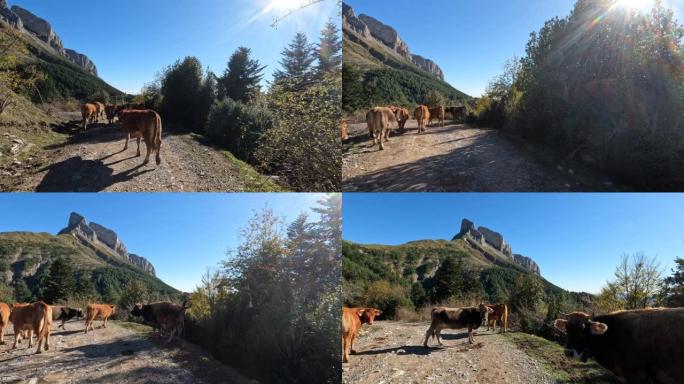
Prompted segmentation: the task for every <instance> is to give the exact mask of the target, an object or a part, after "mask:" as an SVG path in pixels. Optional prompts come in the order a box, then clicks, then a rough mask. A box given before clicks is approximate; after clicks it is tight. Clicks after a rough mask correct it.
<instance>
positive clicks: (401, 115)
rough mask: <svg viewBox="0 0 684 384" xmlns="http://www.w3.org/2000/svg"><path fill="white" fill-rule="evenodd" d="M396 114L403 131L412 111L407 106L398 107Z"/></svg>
mask: <svg viewBox="0 0 684 384" xmlns="http://www.w3.org/2000/svg"><path fill="white" fill-rule="evenodd" d="M394 115H395V116H396V117H397V123H398V124H399V129H400V130H401V131H402V132H403V131H404V127H405V126H406V122H407V121H408V119H409V118H410V117H411V113H410V112H409V110H408V109H406V108H397V109H396V110H395V111H394Z"/></svg>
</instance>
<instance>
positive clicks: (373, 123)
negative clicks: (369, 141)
mask: <svg viewBox="0 0 684 384" xmlns="http://www.w3.org/2000/svg"><path fill="white" fill-rule="evenodd" d="M396 122H397V117H396V116H394V112H392V110H391V109H390V108H387V107H375V108H373V109H371V110H370V111H368V113H367V114H366V123H367V124H368V131H369V132H370V133H371V136H372V137H373V144H379V145H380V150H383V149H385V146H384V145H383V141H389V134H390V129H391V128H392V127H391V124H393V123H395V124H396Z"/></svg>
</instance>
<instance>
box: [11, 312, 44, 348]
mask: <svg viewBox="0 0 684 384" xmlns="http://www.w3.org/2000/svg"><path fill="white" fill-rule="evenodd" d="M10 321H11V322H12V327H13V328H14V345H12V349H16V348H17V343H18V342H19V340H20V339H21V337H22V336H26V334H25V333H24V332H28V339H29V348H31V346H32V337H31V333H35V334H36V335H37V338H38V340H37V342H38V349H37V350H36V353H41V352H42V351H41V350H40V347H41V345H42V344H43V341H45V350H46V351H47V350H49V349H50V331H51V328H52V308H51V307H50V306H49V305H47V304H45V303H44V302H42V301H38V302H35V303H32V304H14V305H13V306H12V313H11V314H10Z"/></svg>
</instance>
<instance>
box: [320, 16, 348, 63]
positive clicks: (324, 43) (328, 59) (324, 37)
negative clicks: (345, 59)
mask: <svg viewBox="0 0 684 384" xmlns="http://www.w3.org/2000/svg"><path fill="white" fill-rule="evenodd" d="M339 33H340V30H339V29H338V28H337V25H335V23H334V22H333V21H332V19H331V20H329V21H328V23H327V24H326V25H325V28H324V29H323V31H321V37H320V42H319V43H318V72H319V73H320V74H326V73H334V72H337V71H339V70H340V67H341V66H342V41H341V40H340V36H339Z"/></svg>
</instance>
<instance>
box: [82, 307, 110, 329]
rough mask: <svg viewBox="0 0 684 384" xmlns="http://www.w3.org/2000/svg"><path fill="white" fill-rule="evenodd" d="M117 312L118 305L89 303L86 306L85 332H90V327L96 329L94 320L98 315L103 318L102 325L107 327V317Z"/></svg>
mask: <svg viewBox="0 0 684 384" xmlns="http://www.w3.org/2000/svg"><path fill="white" fill-rule="evenodd" d="M114 313H116V305H112V304H88V307H86V321H85V333H88V328H89V327H90V329H91V330H93V331H94V330H95V328H94V327H93V321H94V320H95V319H97V318H98V317H99V318H101V319H102V327H103V328H107V319H109V317H110V316H112V315H113V314H114Z"/></svg>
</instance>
